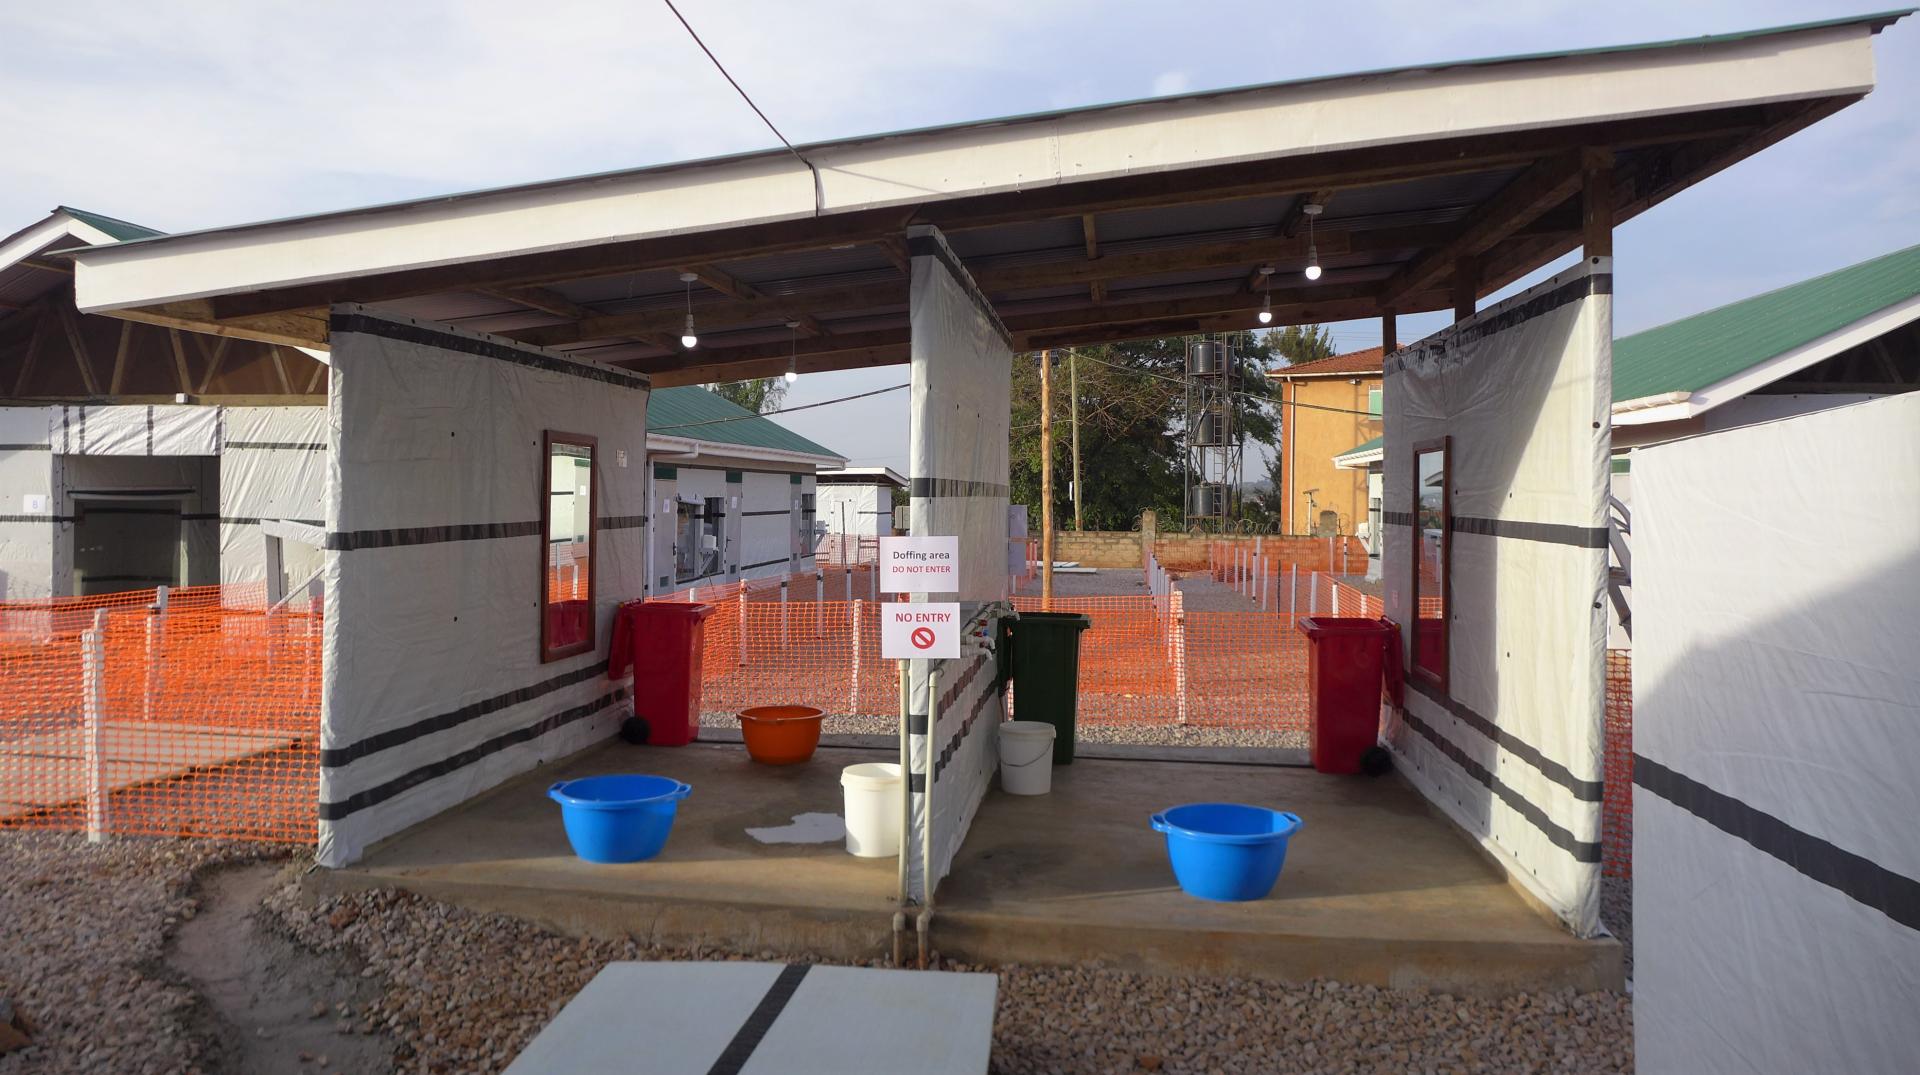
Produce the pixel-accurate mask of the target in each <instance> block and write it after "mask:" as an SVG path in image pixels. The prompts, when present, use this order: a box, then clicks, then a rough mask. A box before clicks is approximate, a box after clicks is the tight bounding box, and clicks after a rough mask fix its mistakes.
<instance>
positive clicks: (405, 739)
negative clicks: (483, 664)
mask: <svg viewBox="0 0 1920 1075" xmlns="http://www.w3.org/2000/svg"><path fill="white" fill-rule="evenodd" d="M606 671H607V662H605V661H601V662H599V663H598V664H590V665H587V666H585V667H583V668H576V669H574V670H573V671H571V672H562V673H560V674H559V675H557V676H554V677H552V678H550V679H544V680H541V681H540V682H538V683H532V684H528V685H527V686H525V687H518V688H516V689H514V690H510V691H508V692H506V693H505V694H496V695H494V696H493V697H491V698H483V699H481V700H480V701H477V702H473V703H471V704H468V705H463V706H461V707H460V708H458V709H450V710H448V711H447V712H445V713H437V714H435V715H433V716H431V717H423V718H421V719H419V720H416V721H414V722H413V723H412V724H408V725H404V726H402V727H399V728H390V729H388V730H386V731H384V732H376V733H374V734H373V735H369V736H367V737H366V738H364V739H358V740H355V741H354V742H351V743H348V744H347V745H346V746H340V747H323V748H321V750H320V764H321V765H322V766H324V767H326V768H328V769H338V768H340V767H341V766H343V765H347V764H349V763H351V762H354V761H358V760H359V759H361V758H364V757H367V756H368V755H370V754H378V753H379V752H381V751H383V750H389V749H391V748H393V747H397V746H399V745H400V744H402V743H411V742H413V741H414V740H415V739H419V738H420V737H422V736H427V735H432V734H434V733H435V732H444V731H446V730H447V729H449V728H458V727H459V726H460V725H462V724H465V723H467V722H468V721H470V720H478V719H480V718H481V717H484V716H486V715H488V714H489V713H498V712H500V711H501V710H502V709H509V708H512V707H513V706H517V705H521V704H523V703H526V702H531V701H533V700H534V699H535V698H540V697H543V696H545V695H548V694H552V693H553V692H554V691H557V690H562V689H564V688H567V687H571V686H573V685H574V684H576V683H584V682H586V681H587V680H589V679H593V678H594V677H596V676H600V675H604V674H606Z"/></svg>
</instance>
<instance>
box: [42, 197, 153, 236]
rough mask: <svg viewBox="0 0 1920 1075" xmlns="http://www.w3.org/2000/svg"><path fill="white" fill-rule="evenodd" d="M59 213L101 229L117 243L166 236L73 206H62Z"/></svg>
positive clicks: (151, 229)
mask: <svg viewBox="0 0 1920 1075" xmlns="http://www.w3.org/2000/svg"><path fill="white" fill-rule="evenodd" d="M58 211H59V212H62V213H65V214H67V215H68V216H70V217H72V218H74V219H75V220H78V221H80V222H81V223H83V224H90V225H92V226H93V227H96V228H99V229H100V230H101V231H104V232H106V233H107V234H108V235H111V236H113V238H114V240H115V241H116V242H125V241H127V240H129V239H151V238H153V237H154V236H156V235H165V234H166V232H163V231H157V230H155V229H153V228H149V227H144V226H142V225H139V224H134V223H131V222H129V221H125V220H121V219H119V218H118V217H110V216H102V215H101V214H99V213H89V212H87V211H86V210H85V209H75V208H74V207H73V206H71V205H63V206H60V207H59V210H58Z"/></svg>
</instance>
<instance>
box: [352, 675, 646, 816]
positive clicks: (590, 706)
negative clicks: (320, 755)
mask: <svg viewBox="0 0 1920 1075" xmlns="http://www.w3.org/2000/svg"><path fill="white" fill-rule="evenodd" d="M626 696H627V689H626V688H625V687H621V688H619V689H617V690H612V691H608V692H607V693H606V694H603V695H601V696H600V697H598V698H596V699H594V700H593V701H591V702H587V703H585V704H584V705H577V706H574V707H573V708H572V709H563V710H561V711H560V712H558V713H555V714H554V715H553V716H550V717H548V718H546V719H545V720H542V721H539V722H537V723H534V724H529V725H527V726H526V727H524V728H515V729H514V730H513V731H510V732H507V733H505V734H503V735H496V736H494V737H493V738H492V739H489V740H487V741H486V742H484V743H481V744H480V745H479V746H475V747H469V748H467V749H466V750H463V751H460V752H459V753H458V754H451V755H448V756H447V757H444V758H441V759H440V760H439V761H436V762H434V763H432V764H430V765H422V766H421V767H419V768H418V769H415V770H413V771H412V772H409V773H405V774H402V775H400V776H397V777H395V778H393V779H392V780H389V781H387V782H386V783H384V784H381V785H379V786H377V787H371V788H368V789H367V790H365V791H360V792H355V793H354V794H352V795H349V796H347V797H346V798H344V799H341V800H339V801H338V802H330V803H321V804H320V820H322V821H339V820H340V819H342V818H345V817H348V816H350V815H352V814H356V813H359V812H360V811H362V810H365V809H366V808H367V807H369V806H376V805H378V804H380V803H383V802H386V801H387V800H388V799H391V798H393V797H394V796H395V795H398V794H400V793H401V792H403V791H407V790H409V789H411V788H415V787H418V786H420V785H421V784H424V783H426V782H427V781H429V780H435V779H438V778H440V777H443V776H446V775H447V774H448V773H451V772H454V771H456V770H459V769H464V768H466V767H467V766H469V765H472V764H473V763H474V762H477V761H479V760H480V759H482V758H485V757H488V756H489V755H492V754H498V753H499V752H501V751H503V750H505V749H507V748H508V747H512V746H519V745H520V744H522V743H531V742H533V741H534V740H535V739H538V738H540V737H541V736H543V735H546V734H547V733H549V732H552V731H556V730H558V729H560V728H564V727H566V726H567V725H569V724H572V723H573V722H575V721H578V720H584V719H586V718H587V717H591V716H593V715H594V714H595V713H598V712H600V711H601V710H603V709H605V708H607V707H608V706H610V705H613V704H614V703H615V702H618V701H620V700H621V699H623V698H625V697H626Z"/></svg>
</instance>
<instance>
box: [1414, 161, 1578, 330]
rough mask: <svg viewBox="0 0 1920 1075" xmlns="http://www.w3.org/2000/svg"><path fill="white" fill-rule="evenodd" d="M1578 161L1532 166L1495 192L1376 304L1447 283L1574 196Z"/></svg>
mask: <svg viewBox="0 0 1920 1075" xmlns="http://www.w3.org/2000/svg"><path fill="white" fill-rule="evenodd" d="M1582 161H1583V157H1582V155H1581V154H1579V153H1577V152H1576V153H1561V154H1557V155H1555V156H1553V157H1549V158H1547V159H1545V160H1541V161H1536V162H1534V164H1533V165H1532V166H1531V167H1529V168H1528V169H1527V170H1526V171H1524V172H1522V173H1521V174H1520V175H1519V177H1517V178H1516V179H1514V181H1513V182H1511V183H1508V184H1507V185H1506V186H1505V187H1504V188H1502V189H1501V191H1500V193H1498V194H1496V195H1494V196H1493V197H1492V198H1489V199H1488V200H1487V201H1485V202H1483V203H1481V205H1480V207H1479V208H1478V209H1475V210H1474V211H1473V212H1472V213H1470V214H1468V216H1467V218H1466V220H1464V221H1462V222H1461V223H1460V224H1459V225H1458V226H1457V228H1456V230H1455V232H1454V234H1453V236H1452V238H1450V239H1448V240H1447V241H1445V242H1443V243H1440V244H1439V245H1437V246H1434V247H1432V248H1430V249H1428V250H1427V251H1426V252H1425V253H1423V254H1421V255H1420V256H1419V257H1417V258H1414V259H1413V261H1411V262H1409V263H1408V264H1407V265H1406V267H1405V268H1402V269H1401V270H1400V271H1399V272H1396V273H1394V274H1393V276H1392V277H1391V278H1389V279H1388V280H1387V284H1386V286H1385V287H1384V288H1382V289H1381V292H1380V298H1381V301H1383V302H1387V303H1391V302H1394V301H1395V300H1397V299H1399V298H1400V296H1402V295H1405V294H1408V293H1410V292H1414V291H1419V290H1422V289H1424V288H1427V287H1431V286H1432V285H1434V284H1435V283H1438V282H1439V281H1441V280H1443V279H1446V278H1447V277H1448V276H1449V275H1451V274H1452V272H1453V270H1454V266H1456V265H1458V264H1460V263H1462V262H1464V261H1468V260H1471V259H1474V258H1477V257H1479V256H1480V255H1481V254H1484V253H1486V252H1487V251H1488V250H1491V249H1492V248H1493V247H1494V246H1495V245H1496V244H1498V243H1499V242H1500V241H1501V240H1503V239H1506V238H1508V237H1509V236H1511V235H1513V233H1514V232H1516V231H1518V230H1520V228H1521V227H1523V226H1525V225H1526V224H1528V223H1529V222H1531V221H1533V220H1534V219H1535V218H1537V217H1539V216H1540V214H1542V213H1545V212H1546V211H1547V210H1549V209H1552V208H1554V207H1555V206H1558V205H1559V204H1561V203H1562V202H1564V201H1566V200H1567V199H1568V198H1571V197H1573V196H1574V195H1575V194H1576V193H1578V192H1579V190H1580V177H1581V167H1582Z"/></svg>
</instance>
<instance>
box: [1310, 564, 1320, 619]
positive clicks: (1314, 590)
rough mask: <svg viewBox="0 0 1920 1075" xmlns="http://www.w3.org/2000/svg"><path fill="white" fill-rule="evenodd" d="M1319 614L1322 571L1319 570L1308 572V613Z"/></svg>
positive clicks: (1311, 614)
mask: <svg viewBox="0 0 1920 1075" xmlns="http://www.w3.org/2000/svg"><path fill="white" fill-rule="evenodd" d="M1319 614H1320V573H1319V572H1318V571H1313V572H1309V573H1308V574H1307V615H1309V616H1317V615H1319Z"/></svg>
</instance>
